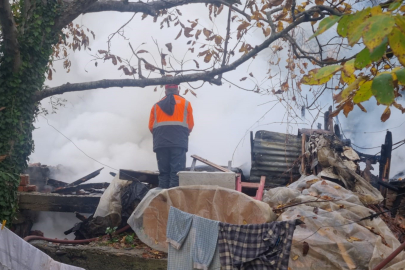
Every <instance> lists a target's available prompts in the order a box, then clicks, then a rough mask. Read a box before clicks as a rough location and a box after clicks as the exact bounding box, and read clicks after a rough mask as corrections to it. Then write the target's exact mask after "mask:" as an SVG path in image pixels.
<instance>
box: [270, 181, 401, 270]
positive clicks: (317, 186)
mask: <svg viewBox="0 0 405 270" xmlns="http://www.w3.org/2000/svg"><path fill="white" fill-rule="evenodd" d="M315 196H316V197H315ZM317 199H318V200H320V201H323V200H333V201H327V202H311V203H303V202H308V201H314V200H317ZM263 201H264V202H267V203H268V204H269V205H270V207H273V208H276V209H277V208H279V209H280V208H281V207H285V206H286V205H287V204H288V205H292V204H297V203H303V204H299V205H295V206H291V207H289V208H287V209H285V211H284V212H283V213H282V214H281V215H280V216H279V218H278V221H282V220H291V219H297V218H300V219H301V220H303V221H304V222H305V225H300V226H297V228H296V230H295V232H294V237H293V244H292V249H291V254H290V261H289V268H290V269H292V270H295V269H308V270H312V269H313V270H315V269H316V270H318V269H328V270H334V269H336V270H338V269H373V268H374V267H375V266H376V265H377V264H378V263H380V262H381V261H382V260H383V259H384V258H386V257H388V256H389V255H390V254H391V253H392V252H393V251H394V250H395V249H396V248H397V247H398V246H399V245H400V243H399V241H398V240H397V239H396V238H395V236H394V235H393V234H392V232H391V231H390V229H389V228H388V227H387V225H386V224H385V223H384V222H383V221H382V219H380V218H375V219H373V220H369V219H368V220H364V221H360V222H359V220H360V219H362V218H364V217H367V216H369V215H370V212H372V211H371V210H370V209H369V208H366V207H365V206H364V205H363V204H362V203H361V201H360V199H359V197H358V196H357V194H356V193H353V192H351V191H349V190H346V189H345V188H343V187H341V186H339V185H337V184H336V183H333V182H330V181H326V180H321V179H319V178H317V177H316V176H309V177H306V178H301V179H300V180H298V181H297V182H294V183H292V184H291V185H290V186H289V187H280V188H275V189H271V190H269V191H267V192H265V194H264V197H263ZM307 247H309V249H308V253H307V254H306V256H304V254H303V252H304V250H305V249H306V248H307ZM404 259H405V254H404V252H402V253H401V254H400V255H398V256H397V257H396V258H395V259H394V260H393V261H392V262H391V263H390V264H389V266H390V268H386V269H390V270H394V269H395V270H399V269H405V268H403V267H405V262H402V260H404ZM394 264H395V265H394Z"/></svg>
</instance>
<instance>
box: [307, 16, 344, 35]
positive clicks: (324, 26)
mask: <svg viewBox="0 0 405 270" xmlns="http://www.w3.org/2000/svg"><path fill="white" fill-rule="evenodd" d="M340 18H341V17H339V16H335V15H331V16H329V17H327V18H325V19H323V20H322V21H321V22H320V23H319V27H318V30H316V32H315V33H314V34H313V35H312V36H311V37H310V38H309V39H308V40H311V39H312V38H314V37H316V36H319V35H320V34H322V33H323V32H325V31H326V30H328V29H329V28H331V27H332V26H333V25H335V23H336V22H338V21H339V20H340Z"/></svg>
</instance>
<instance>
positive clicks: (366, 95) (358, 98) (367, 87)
mask: <svg viewBox="0 0 405 270" xmlns="http://www.w3.org/2000/svg"><path fill="white" fill-rule="evenodd" d="M372 83H373V81H367V82H365V83H363V84H362V85H361V86H360V88H359V90H357V92H356V94H355V95H354V97H353V102H354V103H356V104H358V103H360V102H364V101H367V100H369V99H370V98H371V97H372V96H373V92H372V91H371V84H372Z"/></svg>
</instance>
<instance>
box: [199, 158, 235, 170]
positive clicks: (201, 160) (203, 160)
mask: <svg viewBox="0 0 405 270" xmlns="http://www.w3.org/2000/svg"><path fill="white" fill-rule="evenodd" d="M191 157H192V158H194V159H196V160H198V161H200V162H202V163H204V164H207V165H209V166H211V167H213V168H215V169H217V170H219V171H222V172H232V171H231V170H228V169H226V168H224V167H221V166H219V165H217V164H215V163H213V162H211V161H209V160H207V159H204V158H202V157H199V156H197V155H191Z"/></svg>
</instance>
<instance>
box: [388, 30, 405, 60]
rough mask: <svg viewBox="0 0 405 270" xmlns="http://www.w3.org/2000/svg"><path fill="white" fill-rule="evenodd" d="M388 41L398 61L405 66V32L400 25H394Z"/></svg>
mask: <svg viewBox="0 0 405 270" xmlns="http://www.w3.org/2000/svg"><path fill="white" fill-rule="evenodd" d="M388 41H389V43H390V47H391V49H392V52H393V53H394V54H395V56H396V57H397V58H398V61H399V62H400V63H401V64H402V65H403V66H405V34H404V33H403V32H402V31H401V30H399V28H398V27H394V28H393V29H392V32H391V33H390V34H389V36H388Z"/></svg>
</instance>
